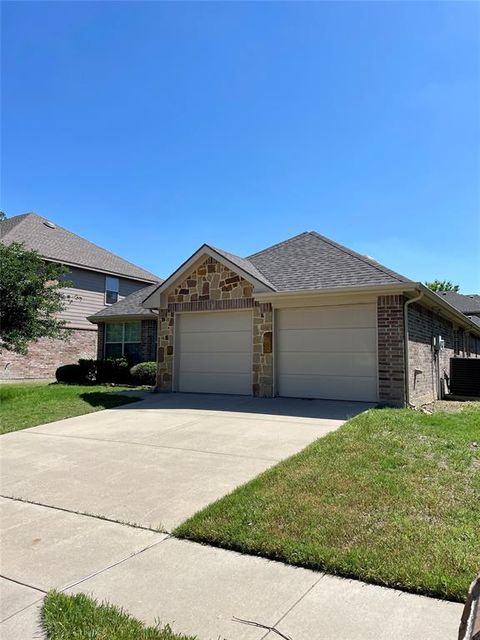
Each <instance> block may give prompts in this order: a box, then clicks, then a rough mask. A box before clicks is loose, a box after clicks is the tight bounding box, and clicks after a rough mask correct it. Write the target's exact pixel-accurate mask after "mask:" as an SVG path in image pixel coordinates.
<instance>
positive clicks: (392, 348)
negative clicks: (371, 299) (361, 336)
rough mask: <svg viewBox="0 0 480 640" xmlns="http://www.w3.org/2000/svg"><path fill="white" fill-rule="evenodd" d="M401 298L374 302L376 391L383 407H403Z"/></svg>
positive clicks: (382, 297) (403, 367)
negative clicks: (376, 343) (376, 346)
mask: <svg viewBox="0 0 480 640" xmlns="http://www.w3.org/2000/svg"><path fill="white" fill-rule="evenodd" d="M403 304H404V298H403V296H398V295H393V296H379V298H378V300H377V335H378V392H379V400H380V402H383V403H385V404H389V405H394V406H402V405H404V404H405V362H404V327H403Z"/></svg>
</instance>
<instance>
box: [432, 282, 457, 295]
mask: <svg viewBox="0 0 480 640" xmlns="http://www.w3.org/2000/svg"><path fill="white" fill-rule="evenodd" d="M425 286H427V287H428V288H429V289H431V290H432V291H455V292H457V291H458V290H459V289H460V285H458V284H453V283H452V282H450V280H433V281H432V282H425Z"/></svg>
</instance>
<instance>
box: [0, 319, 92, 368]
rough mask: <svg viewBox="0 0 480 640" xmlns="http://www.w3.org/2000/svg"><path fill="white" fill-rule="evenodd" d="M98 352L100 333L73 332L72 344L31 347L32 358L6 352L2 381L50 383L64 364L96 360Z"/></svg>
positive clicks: (1, 359) (48, 342)
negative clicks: (42, 380) (98, 335)
mask: <svg viewBox="0 0 480 640" xmlns="http://www.w3.org/2000/svg"><path fill="white" fill-rule="evenodd" d="M96 352H97V330H96V329H91V330H87V329H72V332H71V335H70V339H69V340H68V341H64V340H57V339H49V338H42V339H41V340H39V341H38V342H34V343H33V344H31V345H30V346H29V349H28V354H27V355H25V356H21V355H19V354H17V353H13V352H11V351H5V350H3V351H2V353H1V355H0V380H28V379H31V380H35V379H37V380H38V379H45V380H50V379H54V378H55V371H56V370H57V369H58V367H60V366H61V365H63V364H71V363H72V362H77V361H78V360H79V359H80V358H95V354H96Z"/></svg>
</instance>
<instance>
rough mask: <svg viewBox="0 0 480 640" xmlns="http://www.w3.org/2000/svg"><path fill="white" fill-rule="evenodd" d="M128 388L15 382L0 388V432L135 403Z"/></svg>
mask: <svg viewBox="0 0 480 640" xmlns="http://www.w3.org/2000/svg"><path fill="white" fill-rule="evenodd" d="M126 389H127V387H115V388H114V389H112V387H108V386H100V385H99V386H87V385H85V386H84V385H67V384H42V383H23V382H22V383H18V384H2V385H0V433H8V432H9V431H17V430H19V429H26V428H27V427H34V426H36V425H38V424H44V423H46V422H53V421H54V420H62V419H63V418H72V417H73V416H80V415H82V414H84V413H91V412H92V411H99V410H100V409H111V408H112V407H117V406H119V405H121V404H126V403H128V402H135V401H136V400H137V399H138V398H134V397H131V396H122V395H121V394H119V392H121V391H124V390H126Z"/></svg>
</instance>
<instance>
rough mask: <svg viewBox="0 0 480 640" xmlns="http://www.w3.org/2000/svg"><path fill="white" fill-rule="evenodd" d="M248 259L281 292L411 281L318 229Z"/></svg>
mask: <svg viewBox="0 0 480 640" xmlns="http://www.w3.org/2000/svg"><path fill="white" fill-rule="evenodd" d="M247 259H248V260H249V262H251V263H252V264H253V265H254V266H255V267H256V268H257V269H258V270H259V271H260V272H261V273H262V274H263V275H264V276H265V277H266V278H267V280H268V281H269V282H270V283H271V284H272V285H273V287H274V288H275V289H276V290H278V291H293V290H301V289H328V288H334V287H352V286H366V285H377V284H378V285H382V284H396V283H399V282H411V281H410V280H408V278H405V277H404V276H402V275H400V274H398V273H395V271H392V270H391V269H388V268H387V267H384V266H382V265H381V264H379V263H378V262H375V260H372V259H371V258H367V257H366V256H362V255H360V254H358V253H355V252H354V251H351V250H350V249H347V247H344V246H342V245H340V244H337V243H336V242H333V241H332V240H329V239H328V238H325V237H324V236H321V235H320V234H319V233H316V232H315V231H308V232H305V233H301V234H300V235H298V236H294V237H293V238H290V239H289V240H285V241H284V242H281V243H280V244H276V245H273V246H272V247H269V248H268V249H264V250H263V251H260V252H258V253H254V254H253V255H251V256H249V257H248V258H247Z"/></svg>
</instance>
